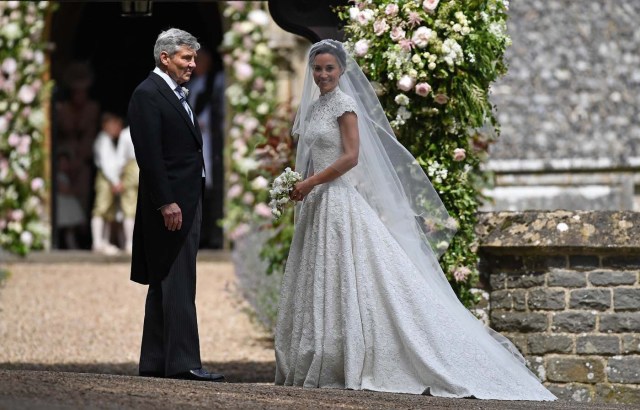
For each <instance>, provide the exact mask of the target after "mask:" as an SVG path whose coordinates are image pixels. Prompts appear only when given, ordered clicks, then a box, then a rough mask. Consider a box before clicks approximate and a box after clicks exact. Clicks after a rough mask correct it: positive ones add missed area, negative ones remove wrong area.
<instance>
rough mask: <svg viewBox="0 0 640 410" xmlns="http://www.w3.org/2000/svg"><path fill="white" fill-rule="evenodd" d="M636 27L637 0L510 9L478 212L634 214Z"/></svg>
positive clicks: (638, 165) (639, 74)
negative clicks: (491, 178) (497, 132)
mask: <svg viewBox="0 0 640 410" xmlns="http://www.w3.org/2000/svg"><path fill="white" fill-rule="evenodd" d="M638 21H640V1H637V0H601V1H597V2H582V1H575V0H530V1H512V2H510V10H509V20H508V31H509V34H510V36H511V38H512V41H513V45H512V46H511V47H510V48H509V49H508V51H507V56H506V58H507V61H508V63H509V71H508V73H507V75H506V76H505V77H504V78H502V79H500V80H499V81H498V82H497V83H496V84H495V86H494V87H493V88H492V91H493V93H492V101H493V102H494V103H495V105H496V106H497V110H498V119H499V121H500V123H501V125H502V135H501V136H500V138H499V139H498V141H497V142H496V143H495V144H494V145H493V146H492V147H491V150H490V161H489V163H488V164H487V166H488V168H490V169H491V170H492V171H494V172H495V173H496V184H497V187H498V188H497V189H496V190H494V191H491V192H490V194H491V195H492V196H493V197H494V198H495V202H494V203H492V204H488V205H487V206H486V207H485V209H487V210H525V209H559V208H562V209H590V210H593V209H605V210H606V209H608V210H622V209H627V210H632V209H634V210H640V207H638V206H637V205H634V202H633V199H634V197H635V198H637V197H638V195H637V194H636V190H634V185H635V187H638V186H640V179H639V178H638V176H637V175H638V171H639V170H640V54H639V53H638V52H637V50H638V49H639V48H640V31H639V30H638V29H637V22H638ZM629 174H631V175H629Z"/></svg>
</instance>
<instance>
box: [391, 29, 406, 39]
mask: <svg viewBox="0 0 640 410" xmlns="http://www.w3.org/2000/svg"><path fill="white" fill-rule="evenodd" d="M405 34H406V33H405V31H404V30H403V29H402V27H394V28H393V30H391V40H393V41H399V40H401V39H403V38H405V37H404V36H405Z"/></svg>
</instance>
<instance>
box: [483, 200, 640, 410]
mask: <svg viewBox="0 0 640 410" xmlns="http://www.w3.org/2000/svg"><path fill="white" fill-rule="evenodd" d="M477 230H478V234H479V236H480V240H481V246H480V250H479V252H480V257H481V262H480V270H481V276H482V281H483V284H484V286H485V288H486V289H487V290H489V293H490V300H489V317H490V324H491V327H493V328H494V329H495V330H497V331H499V332H501V333H502V334H504V335H505V336H507V337H509V338H510V339H511V340H512V341H513V342H514V343H515V344H516V345H517V346H518V348H519V349H520V350H521V352H522V353H523V354H524V355H525V357H526V358H527V360H528V363H529V365H530V368H531V370H532V371H533V372H534V373H536V374H537V375H538V377H540V378H541V379H542V380H543V381H544V382H545V384H546V385H547V386H548V388H549V389H550V390H551V391H552V392H554V393H555V394H556V395H557V396H559V397H561V398H565V399H572V400H575V401H585V402H586V401H601V402H620V403H640V213H634V212H584V211H576V212H567V211H554V212H522V213H512V212H501V213H486V214H481V215H480V224H479V225H478V228H477Z"/></svg>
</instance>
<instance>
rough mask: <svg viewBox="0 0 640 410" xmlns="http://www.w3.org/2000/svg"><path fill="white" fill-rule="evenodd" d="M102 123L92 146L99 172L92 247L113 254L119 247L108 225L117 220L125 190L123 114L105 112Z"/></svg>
mask: <svg viewBox="0 0 640 410" xmlns="http://www.w3.org/2000/svg"><path fill="white" fill-rule="evenodd" d="M101 124H102V130H101V131H100V133H99V134H98V137H97V138H96V141H95V143H94V145H93V156H94V157H93V158H94V161H95V164H96V167H97V174H96V181H95V191H96V197H95V202H94V205H93V213H92V218H91V236H92V239H93V247H92V249H93V251H94V252H101V253H104V254H107V255H114V254H117V253H118V252H119V249H118V248H117V247H116V246H114V245H113V244H111V243H110V242H109V236H110V235H109V231H108V230H107V229H105V227H106V226H108V225H107V223H110V222H112V221H113V220H114V219H115V215H116V210H117V201H118V200H119V196H120V193H121V192H122V182H121V180H120V173H121V169H122V161H121V160H120V158H119V156H118V152H117V146H118V145H117V144H118V137H119V136H120V133H121V132H122V129H123V126H124V123H123V120H122V118H121V117H120V116H118V115H116V114H112V113H108V112H107V113H104V114H102V121H101Z"/></svg>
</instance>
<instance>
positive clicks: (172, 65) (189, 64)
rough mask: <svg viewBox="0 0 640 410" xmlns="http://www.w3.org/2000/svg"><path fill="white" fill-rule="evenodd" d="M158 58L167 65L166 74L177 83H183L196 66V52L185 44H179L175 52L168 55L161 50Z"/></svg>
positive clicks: (187, 79)
mask: <svg viewBox="0 0 640 410" xmlns="http://www.w3.org/2000/svg"><path fill="white" fill-rule="evenodd" d="M160 60H161V61H162V63H163V64H164V65H165V67H167V74H169V77H171V78H173V80H174V81H175V82H176V83H178V84H184V83H186V82H187V81H189V80H190V79H191V73H193V69H194V68H196V52H195V50H193V49H192V48H189V47H187V46H181V47H180V49H179V50H178V52H177V53H175V54H174V55H173V56H171V57H170V56H169V54H168V53H166V52H164V51H163V52H162V53H161V54H160Z"/></svg>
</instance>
